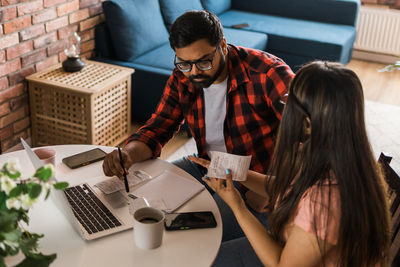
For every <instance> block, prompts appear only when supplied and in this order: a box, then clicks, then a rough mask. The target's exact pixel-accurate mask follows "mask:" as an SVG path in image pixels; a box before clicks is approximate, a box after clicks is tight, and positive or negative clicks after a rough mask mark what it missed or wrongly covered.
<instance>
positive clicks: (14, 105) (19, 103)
mask: <svg viewBox="0 0 400 267" xmlns="http://www.w3.org/2000/svg"><path fill="white" fill-rule="evenodd" d="M27 105H28V95H27V94H23V95H22V96H20V97H16V98H13V99H11V101H10V107H11V110H17V109H19V108H21V107H25V106H27Z"/></svg>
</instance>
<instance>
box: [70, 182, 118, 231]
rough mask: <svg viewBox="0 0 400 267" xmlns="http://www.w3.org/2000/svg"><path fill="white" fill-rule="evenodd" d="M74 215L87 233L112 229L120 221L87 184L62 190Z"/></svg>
mask: <svg viewBox="0 0 400 267" xmlns="http://www.w3.org/2000/svg"><path fill="white" fill-rule="evenodd" d="M64 193H65V195H66V196H67V199H68V202H69V203H70V204H71V207H72V211H73V212H74V214H75V217H76V218H77V219H78V221H79V222H80V223H81V224H82V226H83V227H84V228H85V229H86V231H87V232H88V233H89V234H94V233H97V232H101V231H105V230H108V229H112V228H115V227H118V226H120V225H121V222H120V221H119V220H118V219H117V218H116V217H115V216H114V215H113V214H112V213H111V211H110V210H109V209H108V208H107V207H106V206H105V205H104V204H103V203H102V202H101V200H100V199H99V198H98V197H97V196H96V194H95V193H94V192H93V191H92V189H91V188H90V187H89V185H88V184H80V185H76V186H72V187H69V188H67V189H65V190H64Z"/></svg>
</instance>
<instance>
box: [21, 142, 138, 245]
mask: <svg viewBox="0 0 400 267" xmlns="http://www.w3.org/2000/svg"><path fill="white" fill-rule="evenodd" d="M21 142H22V144H23V146H24V148H25V151H26V152H27V154H28V157H29V159H30V161H31V162H32V164H33V166H34V167H35V169H38V168H40V167H42V166H43V163H42V161H41V160H40V159H39V158H38V157H37V156H36V154H35V153H34V152H33V150H32V149H31V148H30V147H29V145H28V144H27V143H26V142H25V141H24V140H23V139H22V138H21ZM82 168H84V167H82ZM50 198H51V199H52V200H53V201H54V203H55V205H56V207H57V208H58V209H59V210H60V211H61V212H62V214H63V215H64V216H65V217H66V219H67V220H68V221H69V222H70V223H71V225H72V226H73V227H74V228H75V229H76V230H77V232H78V233H79V234H80V235H81V237H82V238H83V239H84V240H92V239H96V238H99V237H103V236H107V235H111V234H114V233H118V232H121V231H124V230H127V229H130V228H132V227H133V220H132V216H131V215H130V213H129V209H128V207H127V206H126V205H125V206H119V208H114V207H117V205H114V203H112V201H113V199H112V198H107V196H105V195H104V194H102V193H101V192H100V191H95V190H94V189H93V187H92V186H91V185H90V184H88V183H82V184H78V185H74V186H70V187H69V188H67V189H65V190H64V191H60V190H53V191H52V192H51V194H50Z"/></svg>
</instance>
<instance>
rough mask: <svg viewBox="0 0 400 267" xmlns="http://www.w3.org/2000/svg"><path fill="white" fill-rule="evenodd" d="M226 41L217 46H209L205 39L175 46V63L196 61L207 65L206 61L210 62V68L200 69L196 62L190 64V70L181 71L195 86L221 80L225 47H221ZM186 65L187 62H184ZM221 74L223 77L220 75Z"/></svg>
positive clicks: (200, 86) (224, 74)
mask: <svg viewBox="0 0 400 267" xmlns="http://www.w3.org/2000/svg"><path fill="white" fill-rule="evenodd" d="M224 45H225V48H226V43H225V39H223V41H221V44H220V45H218V46H217V47H214V46H210V44H209V43H208V41H207V40H206V39H202V40H198V41H196V42H194V43H192V44H190V45H188V46H186V47H183V48H176V49H175V53H176V63H180V62H189V63H193V62H198V64H197V65H199V66H202V65H207V64H206V62H207V61H210V62H211V65H212V67H211V69H209V70H201V69H199V67H198V66H197V65H196V64H191V70H190V71H188V72H182V73H183V74H184V75H185V76H186V77H188V78H189V80H190V81H191V82H192V83H193V85H194V86H195V87H197V88H206V87H209V86H210V85H211V84H213V83H214V82H216V81H217V82H221V81H223V80H224V79H225V77H226V71H224V68H225V53H224V52H222V51H226V49H224V48H222V47H223V46H224ZM186 65H187V64H186ZM222 76H223V77H222Z"/></svg>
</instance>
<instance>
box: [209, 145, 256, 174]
mask: <svg viewBox="0 0 400 267" xmlns="http://www.w3.org/2000/svg"><path fill="white" fill-rule="evenodd" d="M210 154H211V162H210V166H209V167H208V172H207V176H209V177H214V178H222V179H225V178H226V173H225V169H230V171H231V173H232V180H234V181H246V179H247V171H248V170H249V167H250V162H251V156H239V155H233V154H229V153H224V152H219V151H210Z"/></svg>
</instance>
